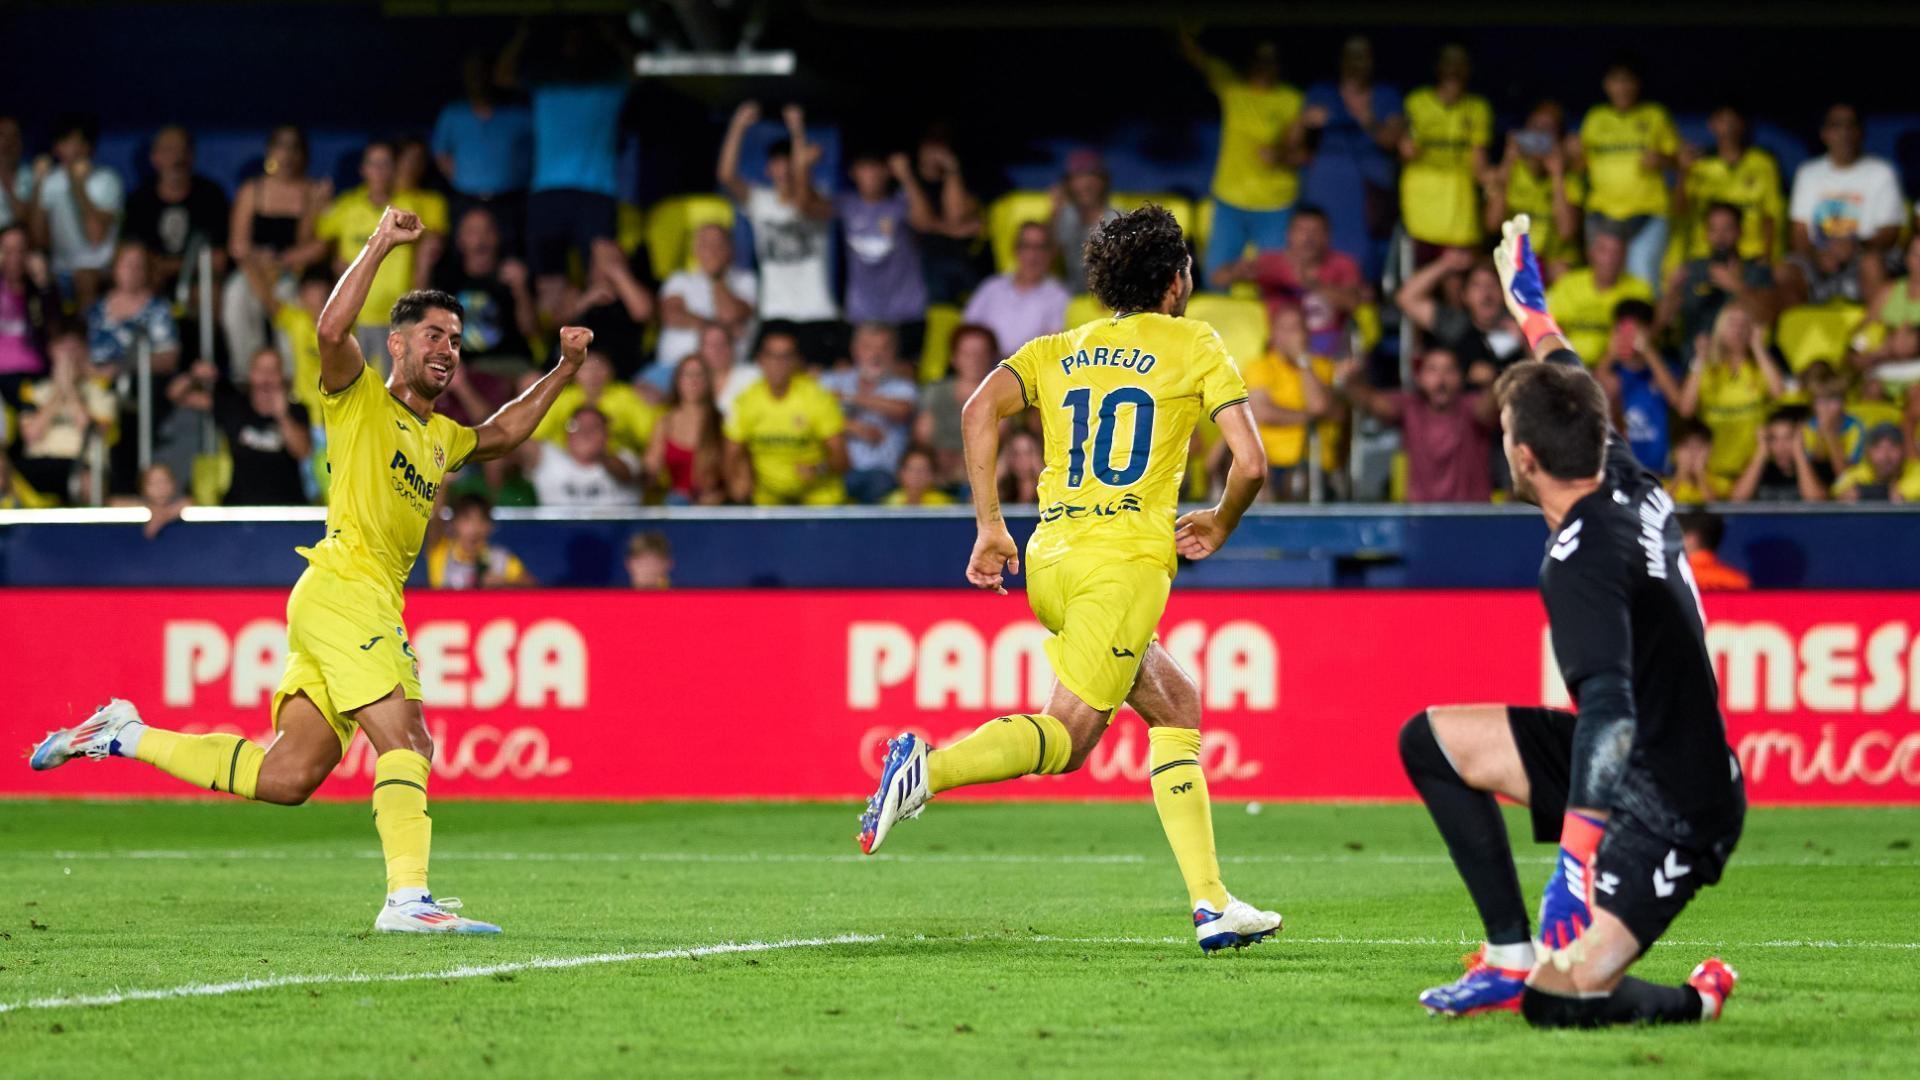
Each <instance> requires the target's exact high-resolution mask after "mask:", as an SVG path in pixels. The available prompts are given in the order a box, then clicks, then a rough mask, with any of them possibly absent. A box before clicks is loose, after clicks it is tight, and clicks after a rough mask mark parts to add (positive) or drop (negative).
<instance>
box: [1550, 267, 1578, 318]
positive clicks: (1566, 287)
mask: <svg viewBox="0 0 1920 1080" xmlns="http://www.w3.org/2000/svg"><path fill="white" fill-rule="evenodd" d="M1572 292H1573V275H1571V274H1562V275H1560V280H1559V281H1556V282H1554V283H1553V284H1551V285H1549V286H1547V310H1548V311H1550V312H1558V313H1559V317H1560V318H1563V319H1564V318H1566V315H1567V310H1566V309H1567V308H1568V307H1569V306H1571V305H1572V303H1573V296H1572V295H1571V294H1572Z"/></svg>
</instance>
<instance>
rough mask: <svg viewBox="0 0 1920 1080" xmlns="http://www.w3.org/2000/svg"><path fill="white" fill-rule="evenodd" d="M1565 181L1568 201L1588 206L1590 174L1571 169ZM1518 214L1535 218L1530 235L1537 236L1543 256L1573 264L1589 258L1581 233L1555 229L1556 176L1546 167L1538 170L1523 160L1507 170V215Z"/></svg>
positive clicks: (1535, 243)
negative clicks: (1554, 199) (1582, 245)
mask: <svg viewBox="0 0 1920 1080" xmlns="http://www.w3.org/2000/svg"><path fill="white" fill-rule="evenodd" d="M1563 182H1564V183H1565V184H1566V189H1567V202H1568V204H1570V205H1572V206H1574V207H1575V208H1582V207H1585V206H1586V204H1587V181H1586V178H1585V177H1583V176H1581V175H1580V174H1579V173H1577V172H1572V171H1569V172H1568V173H1567V174H1566V179H1565V180H1564V181H1563ZM1514 214H1526V215H1527V216H1529V217H1531V218H1532V219H1533V226H1532V228H1531V229H1529V230H1528V235H1529V236H1531V237H1532V238H1533V250H1534V251H1536V252H1538V253H1539V255H1540V257H1541V258H1542V259H1548V260H1553V259H1564V260H1566V261H1567V263H1569V264H1578V263H1580V262H1582V261H1584V260H1585V258H1586V256H1585V254H1584V253H1583V252H1582V251H1581V250H1580V244H1579V242H1578V238H1577V237H1570V236H1561V235H1560V234H1559V233H1557V232H1556V231H1555V230H1554V226H1553V176H1552V174H1550V173H1548V172H1547V171H1546V170H1545V169H1541V170H1540V171H1539V172H1537V173H1536V172H1534V171H1533V170H1532V169H1531V168H1529V167H1528V166H1527V165H1525V164H1524V163H1523V164H1519V165H1516V166H1514V168H1513V169H1512V170H1511V171H1509V172H1508V173H1507V216H1509V217H1511V216H1513V215H1514Z"/></svg>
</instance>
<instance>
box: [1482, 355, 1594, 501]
mask: <svg viewBox="0 0 1920 1080" xmlns="http://www.w3.org/2000/svg"><path fill="white" fill-rule="evenodd" d="M1493 393H1494V399H1495V400H1496V401H1498V402H1499V403H1500V408H1501V409H1502V411H1507V410H1511V412H1512V417H1511V418H1510V419H1509V421H1508V423H1509V425H1510V428H1509V430H1511V431H1512V433H1513V441H1514V443H1515V444H1516V445H1520V446H1525V447H1526V448H1527V449H1529V450H1532V451H1533V457H1534V460H1536V461H1538V462H1539V463H1540V467H1541V468H1542V469H1544V470H1546V473H1547V475H1548V476H1551V477H1554V478H1555V479H1558V480H1585V479H1589V478H1591V477H1594V476H1597V475H1599V472H1600V463H1601V461H1602V460H1603V459H1604V458H1605V456H1606V452H1607V395H1606V392H1605V391H1604V390H1601V389H1600V384H1599V383H1598V382H1596V381H1595V380H1594V378H1593V376H1591V375H1588V374H1587V372H1586V370H1585V369H1584V368H1581V367H1579V366H1577V365H1573V364H1550V363H1545V362H1543V361H1539V360H1526V361H1522V362H1521V363H1518V364H1515V365H1513V366H1512V367H1510V368H1508V369H1507V370H1506V371H1504V372H1502V373H1501V375H1500V378H1499V379H1497V380H1495V382H1494V384H1493Z"/></svg>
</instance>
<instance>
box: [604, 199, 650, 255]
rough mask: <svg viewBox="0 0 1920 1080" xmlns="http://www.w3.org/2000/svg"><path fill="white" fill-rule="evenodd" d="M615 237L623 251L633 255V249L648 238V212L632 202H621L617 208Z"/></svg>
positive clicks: (614, 227)
mask: <svg viewBox="0 0 1920 1080" xmlns="http://www.w3.org/2000/svg"><path fill="white" fill-rule="evenodd" d="M613 239H614V242H615V243H617V244H619V245H620V250H621V251H624V252H626V253H627V254H628V255H632V254H633V249H635V248H637V247H639V246H640V245H641V244H642V243H644V242H645V241H646V239H647V212H646V211H645V210H642V209H640V208H639V207H637V206H635V205H633V204H632V203H628V202H623V203H621V204H620V205H619V207H618V208H617V209H616V210H615V218H614V226H613ZM649 261H651V259H649Z"/></svg>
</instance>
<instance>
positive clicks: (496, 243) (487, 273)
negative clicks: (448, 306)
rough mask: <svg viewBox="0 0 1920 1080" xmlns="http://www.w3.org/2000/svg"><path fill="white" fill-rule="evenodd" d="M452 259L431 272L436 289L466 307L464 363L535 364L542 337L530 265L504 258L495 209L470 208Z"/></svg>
mask: <svg viewBox="0 0 1920 1080" xmlns="http://www.w3.org/2000/svg"><path fill="white" fill-rule="evenodd" d="M453 248H454V252H453V256H452V257H451V258H447V259H442V260H440V263H439V265H438V266H436V267H435V268H434V272H433V287H434V288H436V289H440V290H442V291H445V292H449V293H452V294H453V296H454V297H455V298H456V299H458V300H459V301H460V304H461V306H463V307H464V308H466V317H465V318H463V319H462V320H461V323H460V326H461V330H460V363H461V365H462V366H465V365H467V364H471V363H474V362H476V361H479V362H485V361H491V360H518V361H522V362H527V363H531V362H532V360H533V355H534V353H533V345H532V344H531V343H532V342H533V341H536V340H538V339H539V337H540V315H539V313H538V312H537V311H535V310H534V305H533V290H532V288H531V287H529V285H528V282H527V266H526V264H525V263H523V262H521V261H520V260H519V259H513V258H506V259H503V258H501V257H500V229H499V227H498V226H497V225H496V224H495V222H494V219H493V211H491V210H489V209H487V208H486V207H484V206H473V207H470V208H469V209H468V210H467V212H466V213H464V214H462V215H460V224H459V226H458V228H457V229H456V230H455V232H454V235H453Z"/></svg>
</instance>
